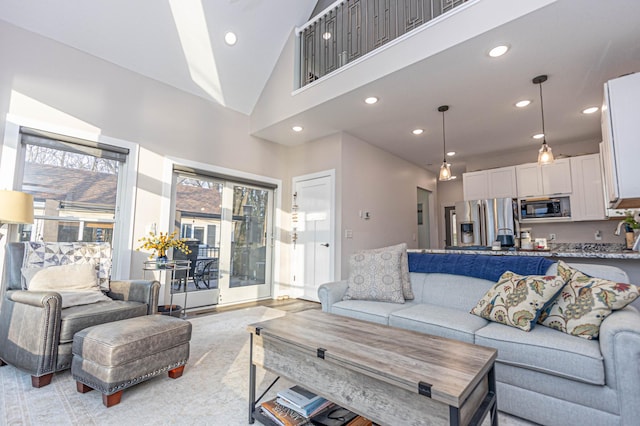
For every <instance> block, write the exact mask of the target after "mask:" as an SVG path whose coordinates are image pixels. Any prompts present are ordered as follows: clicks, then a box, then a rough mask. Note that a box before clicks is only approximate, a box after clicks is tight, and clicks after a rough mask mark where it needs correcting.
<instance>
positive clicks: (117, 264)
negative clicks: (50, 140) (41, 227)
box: [0, 114, 140, 280]
mask: <svg viewBox="0 0 640 426" xmlns="http://www.w3.org/2000/svg"><path fill="white" fill-rule="evenodd" d="M20 127H29V128H32V129H36V130H41V131H44V132H51V133H57V134H61V135H66V136H69V137H73V138H79V139H85V140H87V141H91V142H96V143H103V144H106V145H112V146H115V147H119V148H125V149H128V150H129V155H128V156H127V161H126V162H124V163H122V170H121V172H120V173H119V175H118V193H117V195H116V215H115V223H117V226H115V232H114V234H113V245H112V247H113V253H114V256H113V259H112V270H111V279H112V280H120V279H128V278H130V276H131V257H132V254H133V227H134V213H135V189H136V186H137V175H138V157H139V150H140V147H139V144H137V143H134V142H130V141H126V140H122V139H116V138H112V137H109V136H104V135H102V134H100V133H89V132H86V131H82V130H79V129H74V128H68V127H62V126H56V125H54V124H51V123H45V122H41V121H37V120H31V119H28V118H23V117H15V116H12V115H11V114H7V117H6V121H5V131H4V140H3V145H2V153H1V157H0V170H1V172H0V187H2V188H9V189H14V190H19V189H20V188H21V186H22V176H23V174H24V160H25V149H24V146H23V145H22V143H21V136H20ZM16 232H17V228H16V227H15V226H13V227H10V228H9V233H8V237H7V239H6V240H4V241H3V242H4V243H6V241H15V237H16V234H15V233H16ZM0 266H2V265H1V264H0Z"/></svg>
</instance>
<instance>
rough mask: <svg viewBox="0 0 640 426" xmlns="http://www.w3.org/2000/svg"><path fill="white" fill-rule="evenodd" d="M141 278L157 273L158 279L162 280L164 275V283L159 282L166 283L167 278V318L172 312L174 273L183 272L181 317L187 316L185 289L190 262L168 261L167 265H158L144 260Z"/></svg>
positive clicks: (153, 261)
mask: <svg viewBox="0 0 640 426" xmlns="http://www.w3.org/2000/svg"><path fill="white" fill-rule="evenodd" d="M142 269H143V276H144V279H148V278H147V274H149V273H151V274H155V273H156V272H159V274H160V278H163V277H162V275H163V273H164V281H163V280H159V281H160V282H164V283H166V280H167V277H169V283H168V285H169V288H170V300H169V316H171V313H172V311H173V293H174V292H173V283H174V282H175V281H176V272H177V271H184V273H185V285H184V286H183V289H184V290H183V293H184V306H183V307H182V314H181V316H182V317H183V318H184V317H186V316H187V287H188V285H187V284H188V282H189V270H190V269H191V261H190V260H170V261H168V262H167V263H162V264H158V263H157V262H156V261H155V260H146V261H145V262H144V266H143V268H142Z"/></svg>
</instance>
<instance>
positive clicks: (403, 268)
mask: <svg viewBox="0 0 640 426" xmlns="http://www.w3.org/2000/svg"><path fill="white" fill-rule="evenodd" d="M392 250H398V251H400V253H402V257H401V258H400V276H401V277H402V295H403V297H404V300H413V299H414V298H415V296H414V295H413V289H412V288H411V275H409V256H408V255H407V243H402V244H397V245H395V246H389V247H383V248H379V249H373V250H370V251H373V252H378V251H379V252H385V251H392Z"/></svg>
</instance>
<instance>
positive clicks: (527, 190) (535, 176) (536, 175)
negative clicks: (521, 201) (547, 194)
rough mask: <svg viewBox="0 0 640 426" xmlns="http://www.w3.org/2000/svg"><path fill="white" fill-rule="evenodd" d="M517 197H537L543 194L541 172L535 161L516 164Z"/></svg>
mask: <svg viewBox="0 0 640 426" xmlns="http://www.w3.org/2000/svg"><path fill="white" fill-rule="evenodd" d="M516 181H517V184H518V197H520V198H527V197H537V196H540V195H542V194H543V190H542V174H541V173H540V166H538V164H537V163H531V164H521V165H519V166H516Z"/></svg>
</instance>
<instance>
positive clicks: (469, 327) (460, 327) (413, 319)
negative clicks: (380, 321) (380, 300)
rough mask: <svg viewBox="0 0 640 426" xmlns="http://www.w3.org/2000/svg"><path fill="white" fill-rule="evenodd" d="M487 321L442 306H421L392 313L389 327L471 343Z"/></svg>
mask: <svg viewBox="0 0 640 426" xmlns="http://www.w3.org/2000/svg"><path fill="white" fill-rule="evenodd" d="M488 323H489V321H487V320H485V319H482V318H480V317H477V316H475V315H471V314H470V313H468V312H466V311H461V310H459V309H455V308H447V307H444V306H437V305H428V304H421V305H417V306H412V307H410V308H406V309H401V310H399V311H395V312H392V313H391V314H390V315H389V325H391V326H394V327H400V328H406V329H408V330H414V331H420V332H422V333H427V334H433V335H435V336H441V337H446V338H449V339H456V340H460V341H462V342H467V343H473V342H474V333H475V332H476V330H478V329H480V328H482V327H484V326H485V325H487V324H488Z"/></svg>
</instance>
